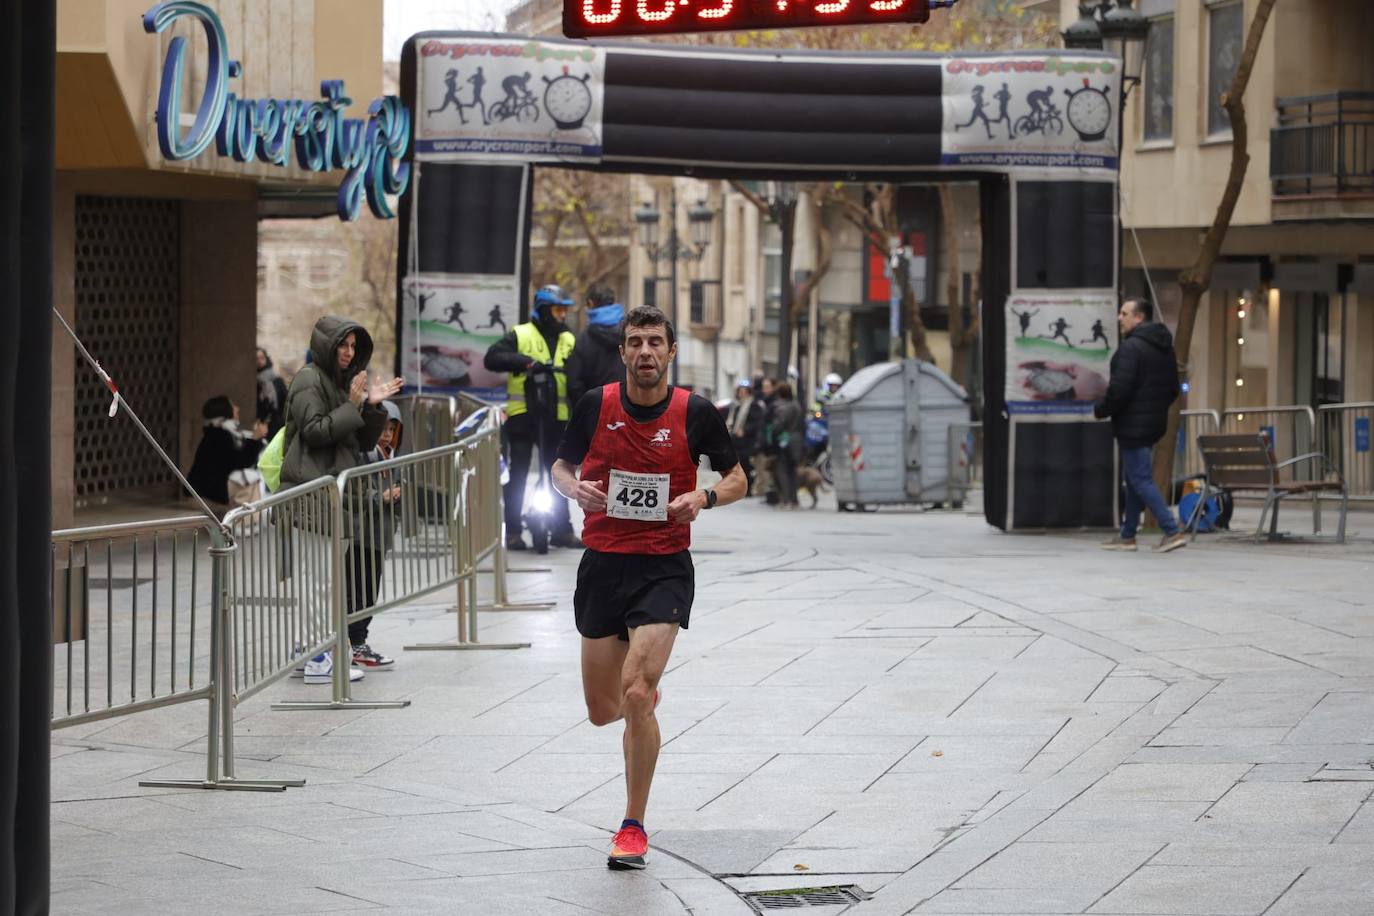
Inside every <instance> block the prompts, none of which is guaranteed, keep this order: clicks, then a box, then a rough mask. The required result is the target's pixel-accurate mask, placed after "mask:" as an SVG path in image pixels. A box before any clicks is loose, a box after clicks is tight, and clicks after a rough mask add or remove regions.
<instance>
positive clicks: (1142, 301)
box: [1126, 296, 1155, 324]
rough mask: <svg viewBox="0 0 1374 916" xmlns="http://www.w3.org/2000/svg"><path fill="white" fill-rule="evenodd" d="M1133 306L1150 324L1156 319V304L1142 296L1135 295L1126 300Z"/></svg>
mask: <svg viewBox="0 0 1374 916" xmlns="http://www.w3.org/2000/svg"><path fill="white" fill-rule="evenodd" d="M1126 301H1127V302H1128V303H1130V306H1131V308H1133V309H1135V313H1136V314H1137V315H1139V316H1140V317H1141V318H1142V319H1144V320H1145V322H1146V323H1147V324H1148V323H1149V322H1151V321H1154V320H1155V304H1154V303H1153V302H1151V301H1150V300H1149V299H1146V298H1144V297H1142V296H1135V297H1133V298H1130V299H1127V300H1126Z"/></svg>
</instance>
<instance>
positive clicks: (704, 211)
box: [635, 184, 715, 385]
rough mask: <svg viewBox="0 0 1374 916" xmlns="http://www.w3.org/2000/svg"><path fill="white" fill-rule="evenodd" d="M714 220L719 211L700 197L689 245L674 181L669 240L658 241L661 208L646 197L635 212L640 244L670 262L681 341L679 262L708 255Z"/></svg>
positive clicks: (690, 218)
mask: <svg viewBox="0 0 1374 916" xmlns="http://www.w3.org/2000/svg"><path fill="white" fill-rule="evenodd" d="M714 219H715V212H714V211H713V210H711V208H710V207H708V206H706V201H704V200H698V201H697V202H696V205H695V206H693V207H691V208H690V209H689V210H688V211H687V224H688V226H689V227H690V230H691V241H690V243H688V244H683V242H682V240H681V239H680V238H679V237H678V234H677V185H676V184H673V185H672V187H671V190H670V191H669V195H668V240H667V242H666V243H664V244H662V245H660V244H659V241H658V223H659V212H658V210H657V209H656V208H655V207H654V205H653V204H651V203H649V202H648V201H647V200H646V201H644V202H643V203H642V204H640V205H639V209H638V210H637V211H635V224H636V225H638V227H639V243H640V245H641V246H642V247H643V248H644V253H645V254H647V255H648V256H649V260H650V261H652V262H654V263H655V264H657V263H658V262H660V261H667V262H668V263H669V265H670V267H669V279H668V282H669V284H671V286H672V292H671V294H670V295H671V299H670V300H669V301H670V305H669V308H670V309H671V317H672V321H673V331H674V332H675V333H676V334H677V337H678V340H679V341H680V340H681V339H682V324H681V322H679V321H678V312H677V262H678V261H685V262H688V263H695V262H697V261H700V260H701V259H702V257H703V256H705V254H706V249H707V247H708V246H709V245H710V244H711V223H712V222H713V220H714ZM652 279H653V280H654V282H655V283H657V282H658V281H659V280H660V279H662V278H661V277H659V276H658V275H657V274H655V275H654V276H653V277H652ZM679 362H680V360H677V359H675V360H673V384H674V385H676V384H677V383H678V363H679Z"/></svg>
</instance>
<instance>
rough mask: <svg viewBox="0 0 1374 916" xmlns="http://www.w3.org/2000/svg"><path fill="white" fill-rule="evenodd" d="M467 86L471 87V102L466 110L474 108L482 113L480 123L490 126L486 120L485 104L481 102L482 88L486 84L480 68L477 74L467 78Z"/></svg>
mask: <svg viewBox="0 0 1374 916" xmlns="http://www.w3.org/2000/svg"><path fill="white" fill-rule="evenodd" d="M468 84H469V85H471V86H472V101H471V102H469V103H468V105H467V107H468V108H476V109H478V110H480V111H481V112H482V123H483V124H490V123H491V122H490V121H488V120H487V103H486V102H484V101H482V87H483V86H485V85H486V84H487V78H486V77H485V76H484V75H483V74H482V68H481V67H478V68H477V72H476V73H474V74H473V75H472V76H469V77H468Z"/></svg>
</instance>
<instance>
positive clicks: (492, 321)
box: [478, 305, 509, 334]
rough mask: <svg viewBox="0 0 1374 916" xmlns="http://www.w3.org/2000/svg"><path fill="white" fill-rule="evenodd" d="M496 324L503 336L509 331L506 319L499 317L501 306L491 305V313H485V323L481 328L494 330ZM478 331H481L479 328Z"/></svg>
mask: <svg viewBox="0 0 1374 916" xmlns="http://www.w3.org/2000/svg"><path fill="white" fill-rule="evenodd" d="M498 324H499V325H500V326H501V333H503V334H504V333H506V332H507V331H508V330H509V329H508V328H507V327H506V319H504V318H502V317H501V306H499V305H493V306H492V307H491V311H490V312H488V313H487V323H486V324H484V325H482V327H483V328H494V327H496V326H497V325H498ZM478 330H481V328H479V329H478Z"/></svg>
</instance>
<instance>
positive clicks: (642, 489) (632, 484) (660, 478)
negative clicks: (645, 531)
mask: <svg viewBox="0 0 1374 916" xmlns="http://www.w3.org/2000/svg"><path fill="white" fill-rule="evenodd" d="M669 476H670V475H668V474H632V473H630V472H629V471H617V470H614V469H612V471H611V475H610V481H609V489H608V491H607V493H606V514H607V515H609V516H610V517H611V518H623V519H629V520H631V521H638V522H664V521H667V520H668V479H669Z"/></svg>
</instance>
